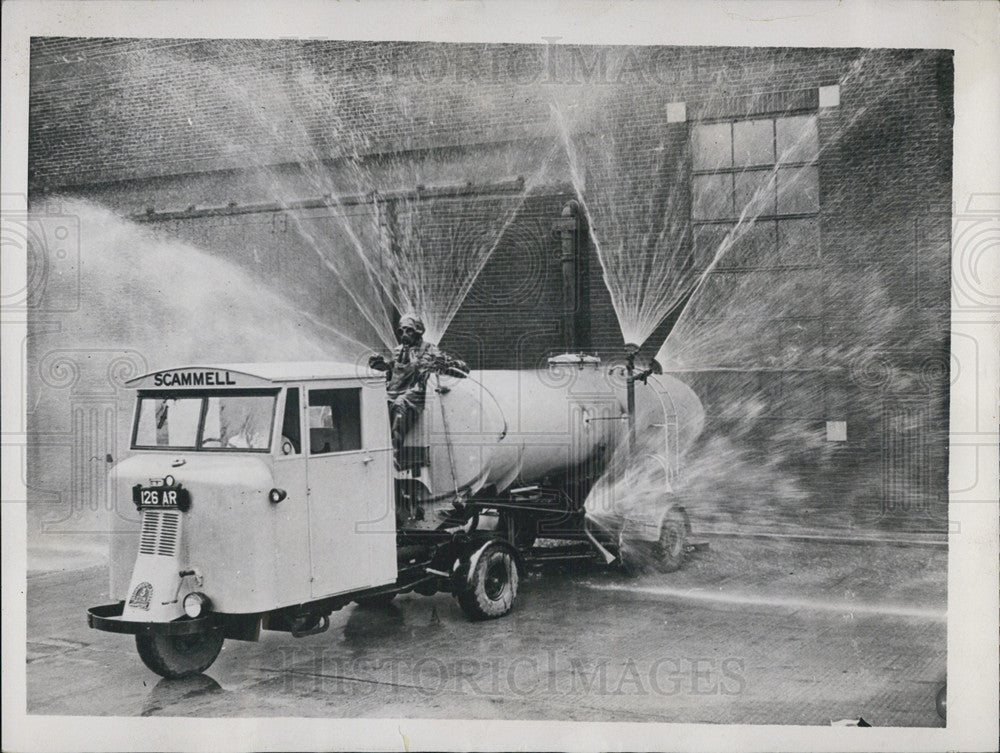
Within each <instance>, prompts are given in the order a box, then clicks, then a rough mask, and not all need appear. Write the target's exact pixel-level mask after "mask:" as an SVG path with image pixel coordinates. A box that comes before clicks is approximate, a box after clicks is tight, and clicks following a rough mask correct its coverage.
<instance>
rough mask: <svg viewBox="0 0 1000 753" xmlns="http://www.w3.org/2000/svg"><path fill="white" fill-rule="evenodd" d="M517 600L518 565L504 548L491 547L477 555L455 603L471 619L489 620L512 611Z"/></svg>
mask: <svg viewBox="0 0 1000 753" xmlns="http://www.w3.org/2000/svg"><path fill="white" fill-rule="evenodd" d="M516 598H517V563H516V562H514V558H513V557H512V556H511V554H510V552H508V551H507V550H506V549H504V548H503V547H500V546H492V547H490V548H488V549H486V550H485V551H484V552H483V553H482V554H481V555H480V557H479V561H478V562H477V563H476V567H475V569H474V570H473V572H472V579H471V583H470V584H468V585H467V586H466V587H465V588H463V589H462V590H461V591H460V592H459V594H458V603H459V605H460V606H461V607H462V611H463V612H465V614H466V615H467V616H468V617H469V618H470V619H473V620H492V619H495V618H497V617H503V616H504V615H505V614H507V613H508V612H509V611H510V610H511V609H513V608H514V599H516Z"/></svg>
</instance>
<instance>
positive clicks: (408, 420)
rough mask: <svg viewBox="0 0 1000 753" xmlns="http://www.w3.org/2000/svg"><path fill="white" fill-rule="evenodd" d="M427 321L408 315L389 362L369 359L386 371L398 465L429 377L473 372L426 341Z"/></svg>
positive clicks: (374, 357)
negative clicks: (447, 372) (449, 372)
mask: <svg viewBox="0 0 1000 753" xmlns="http://www.w3.org/2000/svg"><path fill="white" fill-rule="evenodd" d="M424 329H425V328H424V323H423V322H422V321H421V320H420V317H418V316H417V315H416V314H404V315H403V316H402V317H401V318H400V320H399V329H398V333H399V345H397V346H396V348H395V349H394V350H393V352H392V361H391V362H387V361H386V360H385V358H383V357H382V356H381V355H379V354H377V353H376V354H374V355H372V356H371V357H370V358H369V359H368V366H369V368H372V369H375V370H376V371H384V372H386V375H385V378H386V394H387V395H388V398H389V419H390V421H391V423H392V449H393V455H394V457H395V462H396V468H397V469H399V467H400V466H401V465H404V461H403V458H401V451H402V449H403V438H404V437H406V433H407V432H408V431H409V430H410V429H411V428H412V426H413V425H414V424H415V423H416V420H417V417H418V416H419V415H420V413H421V411H423V409H424V401H425V390H426V387H427V378H428V377H429V376H430V374H431V372H432V371H437V372H446V371H451V372H452V373H455V372H460V373H462V374H468V373H469V367H468V366H466V365H465V362H464V361H460V360H459V359H457V358H452V357H451V356H449V355H446V354H445V353H443V352H442V351H441V350H440V349H439V348H438V347H437V346H436V345H432V344H431V343H428V342H424Z"/></svg>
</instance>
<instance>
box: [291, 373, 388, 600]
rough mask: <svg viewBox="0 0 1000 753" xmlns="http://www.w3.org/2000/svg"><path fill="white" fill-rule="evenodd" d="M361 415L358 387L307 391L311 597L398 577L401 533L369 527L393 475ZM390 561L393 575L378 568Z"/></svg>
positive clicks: (314, 387) (319, 387)
mask: <svg viewBox="0 0 1000 753" xmlns="http://www.w3.org/2000/svg"><path fill="white" fill-rule="evenodd" d="M383 410H384V406H383ZM363 419H364V415H363V411H362V386H361V385H360V384H358V383H352V382H349V381H344V382H331V383H327V384H317V385H311V386H310V387H309V389H308V390H307V404H306V426H307V427H308V428H307V435H306V437H305V438H304V439H305V443H306V444H307V446H308V455H307V458H306V466H307V468H306V476H307V478H308V484H309V542H310V549H311V553H312V596H313V598H320V597H323V596H330V595H333V594H338V593H343V592H345V591H352V590H355V589H360V588H368V587H371V586H378V585H383V584H385V583H391V582H393V581H394V580H395V577H396V573H395V556H396V555H395V552H396V545H395V537H394V536H392V537H386V536H380V535H373V534H372V531H371V530H370V521H371V520H372V518H373V515H374V512H375V511H381V510H384V509H385V507H386V500H385V499H384V496H385V490H386V486H387V484H386V481H387V479H386V472H385V463H384V462H377V461H378V460H384V459H382V458H380V456H381V455H382V454H384V453H381V452H378V451H377V448H373V447H366V446H365V443H364V442H363V441H362V439H363V436H364V427H363V423H364V420H363ZM382 549H384V550H385V551H381V550H382ZM374 550H379V551H374ZM387 558H391V562H392V565H393V567H392V572H391V573H389V572H388V571H387V570H386V568H384V567H378V568H376V567H373V563H374V562H375V561H385V560H386V559H387Z"/></svg>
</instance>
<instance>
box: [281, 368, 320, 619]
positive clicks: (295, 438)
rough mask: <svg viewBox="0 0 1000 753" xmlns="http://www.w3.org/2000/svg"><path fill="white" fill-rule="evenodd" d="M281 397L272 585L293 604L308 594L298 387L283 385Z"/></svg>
mask: <svg viewBox="0 0 1000 753" xmlns="http://www.w3.org/2000/svg"><path fill="white" fill-rule="evenodd" d="M283 398H284V399H283V401H282V405H281V406H279V407H280V410H281V412H280V413H279V414H278V418H279V421H278V426H277V427H276V428H277V429H278V432H277V434H276V436H275V441H276V442H277V450H276V452H275V453H274V485H275V487H276V488H277V489H281V490H282V491H284V492H285V494H286V496H285V498H284V499H283V500H282V501H281V502H279V503H278V504H272V505H271V508H272V513H273V515H274V531H275V546H274V558H275V573H276V578H277V579H278V580H279V583H276V584H275V593H276V594H277V595H278V598H279V600H280V601H281V602H282V603H295V602H301V601H306V600H307V599H309V598H310V596H311V595H312V589H311V585H310V584H311V578H312V563H311V561H310V547H309V499H308V495H307V493H306V489H307V488H308V484H307V479H306V447H305V446H304V445H303V432H302V426H303V425H304V423H303V416H304V414H305V410H304V407H303V399H302V387H301V386H299V385H295V386H289V387H286V388H285V391H284V395H283Z"/></svg>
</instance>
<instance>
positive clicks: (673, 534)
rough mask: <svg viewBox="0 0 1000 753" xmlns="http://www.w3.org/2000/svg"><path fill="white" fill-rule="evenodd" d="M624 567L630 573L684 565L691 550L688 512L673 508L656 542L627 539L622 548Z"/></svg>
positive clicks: (666, 570)
mask: <svg viewBox="0 0 1000 753" xmlns="http://www.w3.org/2000/svg"><path fill="white" fill-rule="evenodd" d="M619 553H620V555H621V566H622V569H623V570H624V571H625V573H626V574H627V575H630V576H636V575H639V574H641V573H642V572H644V571H645V572H649V571H652V572H656V573H673V572H676V571H677V570H680V569H681V567H683V565H684V557H685V555H686V553H687V520H686V519H685V517H684V513H682V512H680V511H679V510H671V511H670V512H668V513H667V515H666V517H664V519H663V524H662V525H661V526H660V537H659V539H657V540H656V541H644V540H628V541H623V542H622V545H621V548H620V550H619Z"/></svg>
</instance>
